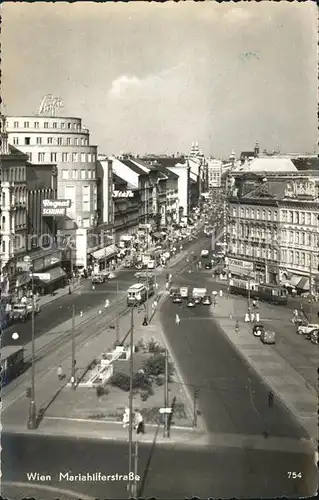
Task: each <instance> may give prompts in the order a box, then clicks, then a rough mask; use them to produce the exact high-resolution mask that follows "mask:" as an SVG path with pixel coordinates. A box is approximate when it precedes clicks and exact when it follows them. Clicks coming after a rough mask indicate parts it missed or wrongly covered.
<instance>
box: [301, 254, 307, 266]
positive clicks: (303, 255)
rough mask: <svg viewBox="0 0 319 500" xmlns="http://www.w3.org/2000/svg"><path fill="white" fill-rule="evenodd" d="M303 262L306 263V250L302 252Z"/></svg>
mask: <svg viewBox="0 0 319 500" xmlns="http://www.w3.org/2000/svg"><path fill="white" fill-rule="evenodd" d="M301 264H302V265H303V266H305V265H306V254H305V252H302V254H301Z"/></svg>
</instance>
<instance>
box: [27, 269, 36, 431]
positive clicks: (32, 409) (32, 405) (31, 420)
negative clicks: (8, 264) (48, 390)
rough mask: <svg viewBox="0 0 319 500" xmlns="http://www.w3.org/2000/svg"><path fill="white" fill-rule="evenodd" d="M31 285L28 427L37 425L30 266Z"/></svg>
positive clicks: (32, 284) (32, 274) (32, 427)
mask: <svg viewBox="0 0 319 500" xmlns="http://www.w3.org/2000/svg"><path fill="white" fill-rule="evenodd" d="M30 271H31V286H32V316H31V336H32V337H31V346H32V347H31V391H30V398H29V417H28V429H30V430H31V429H36V427H37V410H36V402H35V336H34V269H33V266H32V265H31V266H30Z"/></svg>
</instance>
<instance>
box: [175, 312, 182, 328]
mask: <svg viewBox="0 0 319 500" xmlns="http://www.w3.org/2000/svg"><path fill="white" fill-rule="evenodd" d="M180 322H181V318H180V317H179V315H178V314H176V316H175V323H176V325H179V324H180Z"/></svg>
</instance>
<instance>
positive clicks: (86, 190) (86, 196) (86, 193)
mask: <svg viewBox="0 0 319 500" xmlns="http://www.w3.org/2000/svg"><path fill="white" fill-rule="evenodd" d="M82 210H83V212H89V211H90V187H89V186H82Z"/></svg>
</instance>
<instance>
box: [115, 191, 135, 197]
mask: <svg viewBox="0 0 319 500" xmlns="http://www.w3.org/2000/svg"><path fill="white" fill-rule="evenodd" d="M133 196H134V193H133V191H119V190H117V189H115V190H114V191H113V198H133Z"/></svg>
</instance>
